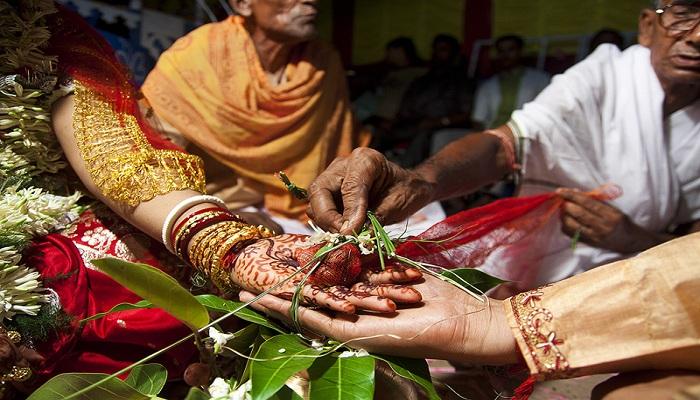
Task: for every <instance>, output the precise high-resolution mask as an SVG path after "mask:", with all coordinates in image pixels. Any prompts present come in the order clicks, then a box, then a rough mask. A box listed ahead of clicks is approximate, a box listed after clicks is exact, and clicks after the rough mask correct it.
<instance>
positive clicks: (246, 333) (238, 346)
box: [226, 324, 260, 354]
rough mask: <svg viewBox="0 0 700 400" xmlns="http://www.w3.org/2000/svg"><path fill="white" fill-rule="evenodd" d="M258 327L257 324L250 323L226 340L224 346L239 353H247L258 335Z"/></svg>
mask: <svg viewBox="0 0 700 400" xmlns="http://www.w3.org/2000/svg"><path fill="white" fill-rule="evenodd" d="M259 333H260V329H259V328H258V326H257V325H254V324H250V325H248V326H246V327H245V328H243V329H241V330H239V331H237V332H235V333H234V337H233V339H231V340H229V341H228V342H226V347H227V348H229V349H233V350H235V351H237V352H239V353H243V354H248V353H250V350H251V349H252V348H253V343H254V342H255V338H256V337H258V334H259Z"/></svg>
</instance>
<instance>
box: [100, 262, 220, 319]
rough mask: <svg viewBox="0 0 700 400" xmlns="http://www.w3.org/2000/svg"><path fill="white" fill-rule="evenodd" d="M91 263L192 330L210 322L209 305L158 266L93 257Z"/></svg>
mask: <svg viewBox="0 0 700 400" xmlns="http://www.w3.org/2000/svg"><path fill="white" fill-rule="evenodd" d="M92 263H93V264H95V266H96V267H97V268H99V269H100V271H102V272H104V273H105V274H107V275H109V276H110V277H111V278H112V279H114V280H115V281H117V282H119V283H120V284H121V285H123V286H126V287H127V288H129V289H130V290H131V291H132V292H134V293H136V294H137V295H139V296H140V297H141V298H143V299H145V300H148V301H150V302H151V303H153V305H154V306H156V307H158V308H162V309H163V310H165V311H166V312H168V313H169V314H171V315H172V316H173V317H175V318H177V319H179V320H180V321H182V322H183V323H184V324H185V325H187V326H188V327H190V329H192V330H197V329H200V328H202V327H204V326H206V325H207V324H208V323H209V313H208V312H207V310H206V308H204V306H203V305H201V304H200V303H199V302H198V301H197V299H196V298H195V297H194V296H193V295H192V294H191V293H190V292H189V291H188V290H187V289H185V288H184V287H182V286H181V285H180V283H178V282H177V281H176V280H175V279H173V278H172V277H171V276H169V275H167V274H165V273H164V272H162V271H159V270H158V269H157V268H154V267H152V266H150V265H146V264H137V263H130V262H127V261H124V260H119V259H117V258H103V259H99V260H93V261H92Z"/></svg>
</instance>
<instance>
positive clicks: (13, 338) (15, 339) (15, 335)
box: [0, 325, 22, 344]
mask: <svg viewBox="0 0 700 400" xmlns="http://www.w3.org/2000/svg"><path fill="white" fill-rule="evenodd" d="M0 335H5V336H7V337H8V338H9V339H10V342H12V344H19V343H20V342H21V341H22V335H20V334H19V332H17V331H8V330H7V329H5V327H4V326H2V325H0Z"/></svg>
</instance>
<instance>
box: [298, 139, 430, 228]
mask: <svg viewBox="0 0 700 400" xmlns="http://www.w3.org/2000/svg"><path fill="white" fill-rule="evenodd" d="M433 192H434V190H433V187H432V185H431V184H430V183H428V182H427V181H425V180H424V179H422V178H421V177H420V176H419V175H418V174H417V173H415V172H412V171H409V170H405V169H403V168H401V167H399V166H398V165H396V164H394V163H392V162H390V161H388V160H387V159H386V158H385V157H384V156H383V155H382V154H381V153H379V152H377V151H375V150H371V149H367V148H358V149H355V150H354V151H353V152H352V154H350V156H348V157H340V158H338V159H336V160H335V161H333V163H331V165H330V166H329V167H328V169H326V171H324V172H323V173H322V174H321V175H319V177H318V178H316V180H315V181H314V182H313V183H312V184H311V186H310V187H309V197H310V205H309V208H308V211H307V213H308V215H309V217H310V218H311V219H312V220H313V221H314V222H315V223H316V224H317V225H318V226H320V227H321V228H324V229H326V230H329V231H333V232H340V233H342V234H351V233H353V232H359V231H360V230H361V229H362V225H363V224H364V223H365V219H366V217H367V216H366V213H367V210H368V209H373V210H374V211H375V213H376V215H377V217H378V218H379V220H380V221H381V222H382V223H394V222H399V221H401V220H404V219H406V218H408V217H409V216H411V215H412V214H414V213H415V212H416V211H418V210H420V209H421V208H422V207H424V206H425V205H426V204H428V203H430V201H431V199H432V193H433Z"/></svg>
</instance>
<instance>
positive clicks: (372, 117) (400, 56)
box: [353, 36, 427, 128]
mask: <svg viewBox="0 0 700 400" xmlns="http://www.w3.org/2000/svg"><path fill="white" fill-rule="evenodd" d="M384 65H386V68H387V69H389V72H388V73H387V74H386V76H385V77H383V79H382V80H381V82H379V84H378V85H377V86H376V87H375V88H372V89H371V90H368V91H367V92H365V93H364V94H362V95H361V96H360V97H359V98H357V100H355V101H354V102H353V103H354V107H355V109H356V110H357V111H358V112H357V116H358V118H359V119H360V120H362V121H363V123H364V124H366V125H369V126H378V127H380V128H386V126H388V125H387V124H391V122H392V121H393V120H394V118H396V114H397V113H398V112H399V106H400V105H401V100H402V99H403V96H404V94H405V93H406V90H407V89H408V87H409V86H410V85H411V83H413V81H415V80H416V79H417V78H419V77H421V76H423V75H425V73H426V72H427V68H425V67H424V66H423V60H421V59H420V58H419V57H418V53H417V50H416V45H415V44H414V43H413V40H412V39H411V38H408V37H403V36H402V37H398V38H396V39H394V40H392V41H390V42H389V43H387V45H386V53H385V57H384Z"/></svg>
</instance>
